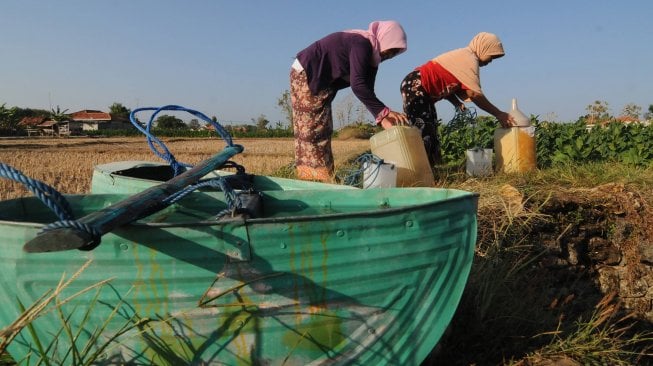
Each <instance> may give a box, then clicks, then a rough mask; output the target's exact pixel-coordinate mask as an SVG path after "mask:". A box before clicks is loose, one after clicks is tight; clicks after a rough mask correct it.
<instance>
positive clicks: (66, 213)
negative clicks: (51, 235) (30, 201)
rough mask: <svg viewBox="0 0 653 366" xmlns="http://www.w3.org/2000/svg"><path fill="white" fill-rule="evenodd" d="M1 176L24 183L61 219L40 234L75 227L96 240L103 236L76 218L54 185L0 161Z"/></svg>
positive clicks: (43, 229)
mask: <svg viewBox="0 0 653 366" xmlns="http://www.w3.org/2000/svg"><path fill="white" fill-rule="evenodd" d="M0 177H3V178H8V179H11V180H13V181H16V182H18V183H21V184H23V185H24V186H25V187H26V188H27V189H29V190H30V191H31V192H32V193H34V195H35V196H36V197H37V198H38V199H40V200H41V201H42V202H43V203H44V204H45V205H46V206H47V207H48V208H50V210H52V212H54V213H55V215H57V217H58V218H59V220H60V221H56V222H53V223H51V224H48V225H46V226H44V227H43V228H42V229H41V231H40V232H39V234H41V233H44V232H46V231H50V230H54V229H61V228H74V229H76V230H79V231H83V232H86V233H88V234H89V235H91V236H92V237H93V238H94V240H98V239H99V238H100V236H101V234H100V232H99V231H98V230H97V229H95V228H94V227H92V226H89V225H87V224H83V223H80V222H78V221H75V220H74V215H73V210H72V208H71V207H70V203H68V201H67V200H66V198H65V197H64V196H63V195H62V194H61V193H59V192H58V191H57V190H56V189H54V188H53V187H51V186H49V185H47V184H45V183H43V182H41V181H38V180H35V179H32V178H29V177H27V176H25V175H24V174H23V173H22V172H21V171H19V170H17V169H14V168H12V167H10V166H9V165H7V164H4V163H0Z"/></svg>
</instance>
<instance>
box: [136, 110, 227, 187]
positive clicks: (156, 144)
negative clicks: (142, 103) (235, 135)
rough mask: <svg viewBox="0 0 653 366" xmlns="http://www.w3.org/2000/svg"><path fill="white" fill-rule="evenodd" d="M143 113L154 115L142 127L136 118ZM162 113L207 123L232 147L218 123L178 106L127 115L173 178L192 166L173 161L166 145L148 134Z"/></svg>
mask: <svg viewBox="0 0 653 366" xmlns="http://www.w3.org/2000/svg"><path fill="white" fill-rule="evenodd" d="M144 111H154V113H152V115H151V116H150V119H149V121H148V122H147V123H146V124H145V126H143V125H142V124H141V123H140V122H139V121H138V119H137V118H136V114H137V113H139V112H144ZM163 111H177V112H187V113H190V114H192V115H193V116H195V117H197V118H199V119H201V120H203V121H205V122H207V123H210V124H211V125H212V126H213V127H214V128H215V130H216V131H217V132H218V134H219V135H220V137H222V139H223V140H224V141H225V142H226V143H227V146H233V140H232V138H231V135H230V134H229V132H227V130H225V129H224V127H222V126H221V125H220V124H219V123H217V122H215V121H213V120H212V119H210V118H209V117H208V116H206V115H205V114H204V113H202V112H199V111H196V110H193V109H189V108H185V107H182V106H178V105H166V106H163V107H144V108H137V109H135V110H133V111H132V112H131V113H130V114H129V121H130V122H131V123H132V125H134V127H136V129H137V130H139V131H141V132H142V133H143V134H144V135H145V137H146V138H147V143H148V145H149V146H150V150H152V152H154V154H155V155H156V156H158V157H160V158H161V159H163V160H165V161H166V162H168V164H170V167H171V168H172V169H173V171H174V175H175V176H177V175H179V174H181V173H183V172H184V171H186V168H189V167H192V165H190V164H186V163H181V162H178V161H177V159H175V157H174V155H172V153H171V152H170V150H168V148H167V147H166V145H165V144H164V143H163V142H162V141H161V140H159V139H158V138H157V137H156V136H154V135H153V134H152V133H151V132H150V131H151V130H152V123H153V122H154V121H155V118H156V116H157V115H158V114H159V113H161V112H163ZM159 149H160V150H159Z"/></svg>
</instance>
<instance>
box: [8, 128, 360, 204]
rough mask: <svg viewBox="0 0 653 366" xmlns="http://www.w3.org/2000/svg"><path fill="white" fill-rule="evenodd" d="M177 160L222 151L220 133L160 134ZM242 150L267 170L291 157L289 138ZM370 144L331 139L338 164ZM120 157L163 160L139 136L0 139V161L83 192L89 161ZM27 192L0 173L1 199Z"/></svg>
mask: <svg viewBox="0 0 653 366" xmlns="http://www.w3.org/2000/svg"><path fill="white" fill-rule="evenodd" d="M162 141H163V142H164V143H165V145H166V147H167V148H168V150H170V152H171V153H172V154H173V155H174V156H175V158H176V159H177V160H178V161H181V162H185V163H189V164H197V163H198V162H200V161H203V160H205V159H207V158H209V157H210V156H212V155H214V154H216V153H218V152H220V151H222V149H223V148H224V145H225V144H224V142H223V141H222V140H221V139H215V138H207V139H178V138H177V139H162ZM235 143H237V144H240V145H243V146H244V147H245V151H244V152H243V153H241V154H238V155H236V156H235V157H234V158H233V160H234V161H235V162H236V163H238V164H241V165H243V166H244V167H245V168H246V169H247V172H249V173H254V174H263V175H269V174H272V173H273V172H275V171H277V170H279V169H280V168H282V167H284V166H288V165H290V164H292V162H293V161H294V144H293V140H292V139H241V140H236V141H235ZM368 149H369V142H368V141H367V140H356V139H352V140H347V141H340V140H334V141H333V151H334V157H335V159H336V168H338V166H339V165H341V164H344V162H345V161H347V160H349V159H351V158H352V156H356V155H358V154H360V153H362V152H364V151H366V150H368ZM121 160H147V161H156V162H163V160H162V159H160V158H159V157H158V156H156V155H155V154H154V153H153V152H152V151H151V150H150V148H149V146H148V144H147V141H146V140H145V138H142V137H132V138H124V137H121V138H69V139H51V138H49V139H34V138H32V139H25V138H20V139H0V162H2V163H4V164H7V165H9V166H11V167H13V168H15V169H18V170H20V171H21V172H22V173H23V174H25V175H26V176H27V177H30V178H33V179H37V180H40V181H42V182H44V183H46V184H49V185H51V186H53V187H54V188H55V189H56V190H58V191H59V192H61V193H67V194H74V193H87V192H88V191H89V189H90V185H91V175H92V172H93V167H94V166H95V165H97V164H103V163H108V162H112V161H121ZM26 195H31V193H30V192H29V191H28V190H26V189H25V188H24V187H23V186H22V185H21V184H19V183H16V182H13V181H11V180H8V179H0V200H2V199H8V198H15V197H21V196H26Z"/></svg>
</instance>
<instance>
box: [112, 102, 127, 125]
mask: <svg viewBox="0 0 653 366" xmlns="http://www.w3.org/2000/svg"><path fill="white" fill-rule="evenodd" d="M131 112H132V111H131V110H130V109H129V108H127V107H125V106H124V105H122V104H121V103H117V102H115V103H113V104H112V105H110V106H109V114H111V117H113V118H115V119H118V120H124V121H129V115H130V114H131Z"/></svg>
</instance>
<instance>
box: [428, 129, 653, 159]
mask: <svg viewBox="0 0 653 366" xmlns="http://www.w3.org/2000/svg"><path fill="white" fill-rule="evenodd" d="M532 122H533V125H534V126H535V138H536V150H537V163H538V166H539V167H548V166H551V165H553V164H559V163H570V162H572V163H586V162H601V161H616V162H622V163H626V164H632V165H637V166H647V165H650V164H652V161H653V126H645V125H643V124H639V123H633V124H624V123H619V122H613V123H609V124H607V125H605V126H594V127H592V128H588V126H587V125H586V124H585V123H584V121H583V120H582V119H581V120H578V121H577V122H574V123H552V122H539V121H537V119H533V121H532ZM497 126H498V123H497V121H496V120H495V119H492V118H487V117H477V118H476V124H475V125H473V124H469V123H467V124H461V123H458V124H457V125H456V126H455V128H452V127H448V125H447V126H441V128H440V133H441V143H442V150H443V157H444V160H445V162H447V163H452V164H453V163H461V162H462V161H463V160H464V152H465V150H466V149H470V148H473V147H477V146H478V147H483V148H493V147H494V141H493V134H494V130H495V129H496V127H497ZM472 130H473V131H472ZM471 136H473V138H472V137H471ZM474 145H477V146H474Z"/></svg>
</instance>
